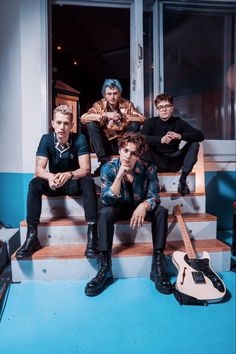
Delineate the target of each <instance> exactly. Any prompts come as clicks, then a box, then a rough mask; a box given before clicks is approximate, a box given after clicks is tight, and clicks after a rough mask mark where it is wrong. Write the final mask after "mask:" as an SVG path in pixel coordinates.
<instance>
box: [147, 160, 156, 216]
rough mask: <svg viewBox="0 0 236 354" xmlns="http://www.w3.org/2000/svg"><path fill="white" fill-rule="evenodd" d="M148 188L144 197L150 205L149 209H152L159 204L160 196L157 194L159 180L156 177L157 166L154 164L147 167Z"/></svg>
mask: <svg viewBox="0 0 236 354" xmlns="http://www.w3.org/2000/svg"><path fill="white" fill-rule="evenodd" d="M148 180H149V183H148V190H147V197H146V199H145V201H146V202H148V203H149V204H150V205H151V209H150V211H151V210H153V209H154V208H155V207H156V205H159V204H160V196H159V191H160V187H159V181H158V178H157V168H156V166H154V165H151V166H149V167H148Z"/></svg>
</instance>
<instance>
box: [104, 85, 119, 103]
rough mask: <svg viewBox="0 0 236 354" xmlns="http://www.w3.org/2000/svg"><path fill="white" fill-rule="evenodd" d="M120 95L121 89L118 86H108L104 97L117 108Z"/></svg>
mask: <svg viewBox="0 0 236 354" xmlns="http://www.w3.org/2000/svg"><path fill="white" fill-rule="evenodd" d="M120 96H121V95H120V91H119V90H117V88H115V87H113V88H110V87H106V90H105V94H104V97H105V99H106V100H107V102H108V104H109V105H110V106H112V107H114V108H115V107H116V106H117V105H118V103H119V100H120Z"/></svg>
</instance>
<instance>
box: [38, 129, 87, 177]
mask: <svg viewBox="0 0 236 354" xmlns="http://www.w3.org/2000/svg"><path fill="white" fill-rule="evenodd" d="M82 155H89V147H88V143H87V140H86V137H85V136H84V135H83V134H76V133H71V134H70V136H69V140H68V142H67V144H66V146H65V147H63V148H62V147H61V146H60V144H59V142H58V141H57V137H56V134H55V133H49V134H44V135H43V136H42V138H41V140H40V143H39V146H38V149H37V152H36V156H43V157H47V158H48V162H49V172H51V173H58V172H66V171H74V170H76V169H78V168H79V162H78V156H82Z"/></svg>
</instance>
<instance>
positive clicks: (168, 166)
mask: <svg viewBox="0 0 236 354" xmlns="http://www.w3.org/2000/svg"><path fill="white" fill-rule="evenodd" d="M198 150H199V143H186V144H185V145H184V147H183V148H182V149H179V150H177V151H176V152H172V153H166V154H157V153H156V152H154V151H153V150H151V149H150V150H148V151H146V152H145V153H144V154H143V155H142V157H141V158H142V159H144V160H146V161H149V162H151V163H153V164H155V165H156V166H157V172H178V171H179V170H180V169H181V167H182V171H183V172H185V173H186V174H189V173H190V172H191V171H192V169H193V166H194V165H195V163H196V162H197V155H198Z"/></svg>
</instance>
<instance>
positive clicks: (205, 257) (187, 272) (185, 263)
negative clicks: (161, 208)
mask: <svg viewBox="0 0 236 354" xmlns="http://www.w3.org/2000/svg"><path fill="white" fill-rule="evenodd" d="M175 215H176V218H177V221H178V224H179V228H180V232H181V234H182V237H183V241H184V245H185V250H186V253H185V252H181V251H175V252H174V253H173V258H172V261H173V263H174V265H175V266H176V268H177V269H178V276H177V279H176V283H175V287H176V289H177V290H178V291H179V292H181V293H183V294H185V295H187V296H191V297H193V298H195V299H197V300H200V301H205V302H217V301H220V300H221V299H222V298H223V297H224V295H225V293H226V288H225V285H224V283H223V281H222V280H221V279H220V278H219V276H218V275H217V274H216V273H215V272H214V271H213V270H212V269H211V267H210V256H209V254H208V252H205V251H204V252H203V254H202V257H201V258H197V257H196V254H195V252H194V249H193V247H192V244H191V241H190V238H189V234H188V231H187V228H186V226H185V224H184V221H183V218H182V215H181V208H180V206H179V205H176V207H175Z"/></svg>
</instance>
